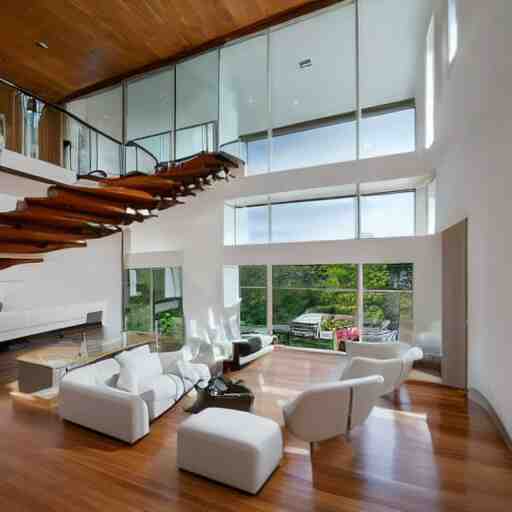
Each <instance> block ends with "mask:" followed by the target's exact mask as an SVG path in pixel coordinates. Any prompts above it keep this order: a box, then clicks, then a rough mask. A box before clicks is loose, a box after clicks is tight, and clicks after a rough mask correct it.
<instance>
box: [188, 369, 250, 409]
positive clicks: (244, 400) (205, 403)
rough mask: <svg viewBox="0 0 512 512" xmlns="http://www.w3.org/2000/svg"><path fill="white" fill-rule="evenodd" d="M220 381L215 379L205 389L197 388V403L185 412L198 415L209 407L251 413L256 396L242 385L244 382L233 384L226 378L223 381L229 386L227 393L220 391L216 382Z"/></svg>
mask: <svg viewBox="0 0 512 512" xmlns="http://www.w3.org/2000/svg"><path fill="white" fill-rule="evenodd" d="M218 380H219V379H218V378H216V377H213V378H212V379H210V381H209V382H208V385H207V386H206V387H204V388H201V387H199V386H196V390H197V399H196V401H195V403H194V404H193V405H192V406H191V407H189V408H188V409H185V412H189V413H192V414H196V413H198V412H201V411H202V410H203V409H206V408H208V407H222V408H224V409H236V410H238V411H247V412H249V411H251V410H252V406H253V403H254V394H253V393H252V391H251V390H250V389H249V388H248V387H247V386H245V385H244V384H242V381H236V382H233V381H231V380H228V379H226V378H223V379H221V380H222V382H224V383H225V384H226V386H227V389H226V391H220V390H219V389H218V386H217V385H216V382H217V381H218Z"/></svg>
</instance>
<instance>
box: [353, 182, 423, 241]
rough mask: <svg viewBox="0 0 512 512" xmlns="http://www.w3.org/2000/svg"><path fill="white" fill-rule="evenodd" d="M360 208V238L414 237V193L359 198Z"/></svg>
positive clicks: (384, 194)
mask: <svg viewBox="0 0 512 512" xmlns="http://www.w3.org/2000/svg"><path fill="white" fill-rule="evenodd" d="M360 208H361V213H360V218H361V233H360V236H361V238H386V237H398V236H414V235H415V224H416V221H415V209H416V206H415V192H396V193H383V194H376V195H366V196H361V198H360Z"/></svg>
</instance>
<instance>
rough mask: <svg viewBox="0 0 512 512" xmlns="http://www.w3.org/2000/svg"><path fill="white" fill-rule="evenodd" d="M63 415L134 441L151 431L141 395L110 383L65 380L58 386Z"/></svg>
mask: <svg viewBox="0 0 512 512" xmlns="http://www.w3.org/2000/svg"><path fill="white" fill-rule="evenodd" d="M59 414H60V417H61V418H63V419H65V420H68V421H71V422H73V423H77V424H78V425H82V426H84V427H87V428H90V429H92V430H97V431H98V432H101V433H103V434H107V435H109V436H112V437H115V438H117V439H121V440H123V441H126V442H127V443H134V442H135V441H137V440H138V439H140V438H141V437H144V436H145V435H146V434H148V433H149V413H148V408H147V406H146V404H145V403H144V401H143V400H142V398H140V397H139V396H138V395H135V394H132V393H127V392H125V391H121V390H118V389H115V388H109V387H107V386H91V385H84V384H81V383H78V382H73V381H71V380H68V381H66V379H65V378H64V380H63V381H62V382H61V384H60V390H59Z"/></svg>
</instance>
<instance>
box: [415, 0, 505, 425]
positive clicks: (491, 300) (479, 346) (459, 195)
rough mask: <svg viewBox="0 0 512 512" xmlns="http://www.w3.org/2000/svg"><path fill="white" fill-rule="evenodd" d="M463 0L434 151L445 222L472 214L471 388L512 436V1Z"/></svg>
mask: <svg viewBox="0 0 512 512" xmlns="http://www.w3.org/2000/svg"><path fill="white" fill-rule="evenodd" d="M457 7H458V14H459V50H458V54H457V56H456V57H455V60H454V62H453V65H452V67H451V68H450V69H448V67H447V58H446V55H447V49H446V37H447V36H446V33H447V30H446V27H447V14H446V13H447V8H446V1H445V0H437V5H436V33H437V40H436V50H437V51H436V75H437V80H436V89H437V90H436V103H435V104H436V111H435V119H436V123H435V142H434V145H433V148H432V150H431V151H430V152H429V155H428V156H429V157H430V158H431V160H432V162H433V165H434V166H435V167H436V169H437V226H438V229H444V228H446V227H448V226H450V225H452V224H454V223H456V222H458V221H460V220H462V219H464V218H465V217H467V218H468V219H469V233H468V335H469V341H468V343H469V386H470V387H471V388H476V389H477V390H478V391H480V392H481V393H482V394H483V395H484V396H485V397H486V398H487V399H488V400H489V401H490V403H491V404H492V405H493V407H494V409H495V410H496V412H497V413H498V415H499V416H500V418H501V420H502V421H503V423H504V424H505V426H506V428H507V429H508V432H509V434H511V435H512V401H511V400H510V379H509V376H508V371H507V370H508V366H509V365H510V361H512V343H511V341H510V290H511V289H512V272H511V270H510V254H512V237H511V236H510V190H511V187H512V173H511V171H510V137H511V133H512V101H511V100H510V91H511V90H512V67H511V65H510V48H512V32H511V31H510V26H509V25H510V20H512V2H510V0H492V1H490V2H482V1H481V0H459V1H458V2H457ZM422 71H423V70H422V69H420V71H419V73H421V72H422ZM419 103H421V102H419Z"/></svg>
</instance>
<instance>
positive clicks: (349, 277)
mask: <svg viewBox="0 0 512 512" xmlns="http://www.w3.org/2000/svg"><path fill="white" fill-rule="evenodd" d="M272 283H273V286H274V287H277V288H331V289H356V288H357V265H353V264H336V265H273V267H272Z"/></svg>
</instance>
